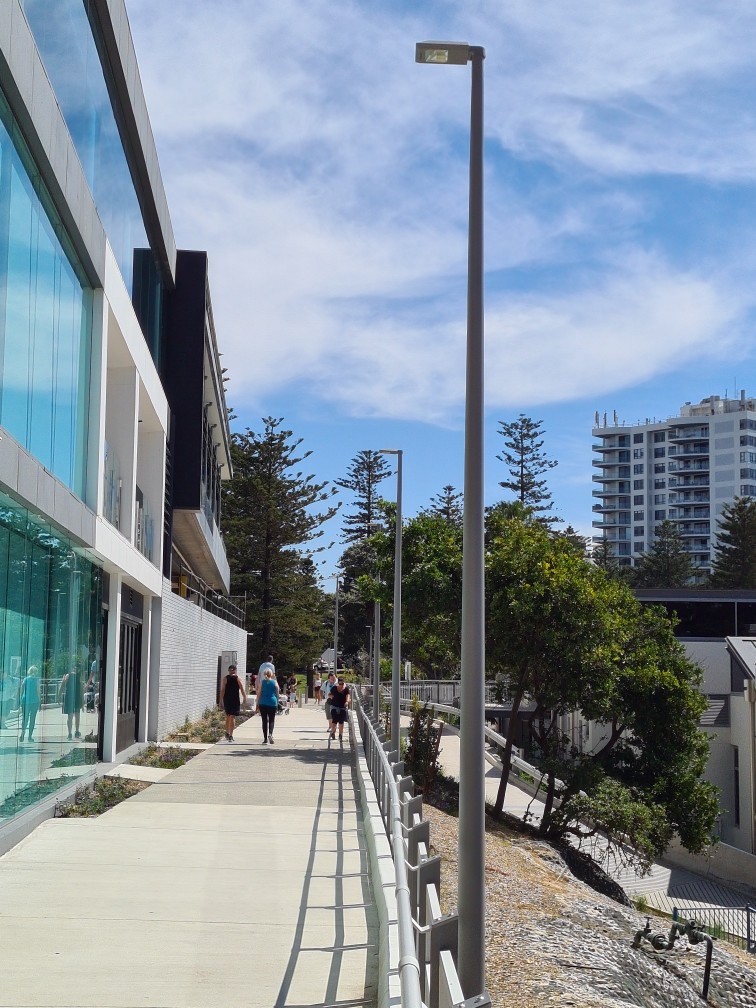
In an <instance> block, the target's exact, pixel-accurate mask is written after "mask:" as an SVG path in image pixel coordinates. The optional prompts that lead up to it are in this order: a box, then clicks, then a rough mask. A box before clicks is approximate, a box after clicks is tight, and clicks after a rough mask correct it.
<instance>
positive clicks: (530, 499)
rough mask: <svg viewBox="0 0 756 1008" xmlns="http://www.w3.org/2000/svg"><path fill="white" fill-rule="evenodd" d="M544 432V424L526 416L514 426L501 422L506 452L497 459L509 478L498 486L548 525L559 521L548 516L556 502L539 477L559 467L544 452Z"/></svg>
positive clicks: (521, 417) (515, 421)
mask: <svg viewBox="0 0 756 1008" xmlns="http://www.w3.org/2000/svg"><path fill="white" fill-rule="evenodd" d="M542 428H543V422H542V421H540V420H539V421H535V420H532V419H531V418H530V417H527V416H525V414H524V413H520V415H519V417H518V418H517V419H516V420H513V421H512V422H511V423H504V422H503V421H500V422H499V434H501V436H502V437H503V438H504V445H505V450H504V451H503V452H502V453H501V455H497V456H496V458H497V459H498V460H499V461H500V462H503V463H504V465H505V466H507V468H508V469H509V475H510V478H509V479H508V480H502V481H501V482H500V483H499V486H501V487H504V489H505V490H511V491H512V492H513V493H514V494H515V496H516V498H517V500H519V501H520V503H521V504H523V505H525V506H526V507H528V508H530V509H531V511H532V512H533V514H534V515H535V517H536V518H537V519H538V520H539V521H541V522H542V523H544V524H548V523H549V522H553V521H556V520H558V519H556V518H555V517H554V516H553V515H550V514H548V512H549V511H551V509H552V508H553V507H554V502H553V501H552V499H551V492H550V490H549V488H548V484H547V482H546V480H545V479H541V478H540V477H541V475H542V474H543V473H545V472H548V470H549V469H553V468H554V466H556V465H558V464H559V463H558V462H556V461H555V460H553V459H549V458H548V457H547V456H546V453H545V452H543V451H542V450H541V449H542V448H543V438H542V434H543V430H542Z"/></svg>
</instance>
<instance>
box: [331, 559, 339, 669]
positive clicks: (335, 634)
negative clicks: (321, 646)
mask: <svg viewBox="0 0 756 1008" xmlns="http://www.w3.org/2000/svg"><path fill="white" fill-rule="evenodd" d="M340 576H341V575H340V574H337V575H336V605H335V607H334V616H333V671H334V674H335V675H336V676H338V674H339V577H340Z"/></svg>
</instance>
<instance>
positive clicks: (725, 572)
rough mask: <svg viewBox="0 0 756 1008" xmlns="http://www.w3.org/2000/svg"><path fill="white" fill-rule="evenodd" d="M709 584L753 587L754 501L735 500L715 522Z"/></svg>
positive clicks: (755, 559)
mask: <svg viewBox="0 0 756 1008" xmlns="http://www.w3.org/2000/svg"><path fill="white" fill-rule="evenodd" d="M709 583H710V585H711V587H712V588H750V589H753V588H756V500H754V499H753V498H752V497H736V498H735V500H734V501H733V502H732V504H725V506H724V508H723V509H722V517H721V518H720V519H719V520H718V522H717V542H716V546H715V548H714V563H713V565H712V571H711V579H710V582H709Z"/></svg>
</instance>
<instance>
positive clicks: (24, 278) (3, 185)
mask: <svg viewBox="0 0 756 1008" xmlns="http://www.w3.org/2000/svg"><path fill="white" fill-rule="evenodd" d="M67 245H68V242H67V239H66V236H65V233H64V231H63V228H62V226H61V225H60V223H59V221H58V219H57V216H56V215H55V213H54V211H53V209H52V205H51V202H50V200H49V197H48V195H47V192H46V190H45V188H44V186H43V185H42V182H41V179H40V177H39V174H38V173H37V172H36V170H35V169H34V166H33V164H32V161H31V158H30V157H29V155H28V152H27V151H26V148H25V145H24V143H23V140H22V139H21V136H20V134H19V132H18V128H17V126H16V124H15V122H14V120H13V118H12V116H11V113H10V110H9V108H8V106H7V104H6V102H5V100H4V98H3V97H2V95H1V94H0V365H2V367H1V369H0V370H1V372H2V387H1V388H0V424H2V426H3V427H5V428H6V429H7V430H8V431H10V433H11V434H12V435H13V436H14V437H15V438H16V439H17V440H18V441H19V442H20V443H21V444H22V445H23V446H24V448H26V449H27V450H28V451H29V452H30V453H31V454H32V455H34V456H35V458H37V459H38V460H39V461H40V462H41V463H42V464H43V465H44V466H45V467H46V468H47V469H49V470H50V472H52V473H54V474H55V476H57V477H58V479H59V480H61V482H63V483H65V484H66V486H68V487H70V489H71V490H73V492H74V493H76V494H77V495H78V496H79V497H82V498H83V496H84V486H85V479H86V446H87V418H88V405H89V375H88V365H89V360H90V356H91V348H90V346H91V329H92V309H91V291H90V290H89V289H88V288H87V287H86V286H85V284H84V282H83V279H82V274H81V272H80V270H78V268H77V265H76V259H75V257H74V255H73V252H72V251H71V250H70V248H68V247H67Z"/></svg>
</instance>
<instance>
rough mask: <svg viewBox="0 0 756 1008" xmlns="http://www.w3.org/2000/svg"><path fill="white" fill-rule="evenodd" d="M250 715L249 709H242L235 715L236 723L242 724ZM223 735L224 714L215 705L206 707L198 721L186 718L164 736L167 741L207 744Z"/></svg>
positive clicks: (224, 734) (224, 728)
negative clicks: (179, 725)
mask: <svg viewBox="0 0 756 1008" xmlns="http://www.w3.org/2000/svg"><path fill="white" fill-rule="evenodd" d="M251 717H252V712H251V711H244V712H243V713H241V714H239V715H237V717H236V724H237V725H240V724H244V722H245V721H248V720H249V718H251ZM225 736H226V715H225V714H224V713H223V711H222V710H218V708H217V707H208V708H207V710H206V711H205V713H204V714H203V715H202V717H201V718H200V719H199V720H198V721H190V720H189V718H187V719H186V721H185V722H184V723H183V724H182V725H181V727H180V728H174V730H173V731H172V732H169V733H168V734H167V735H166V736H165V738H166V741H168V742H201V743H203V744H205V745H207V744H212V743H214V742H217V741H218V740H219V739H221V738H225Z"/></svg>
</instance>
